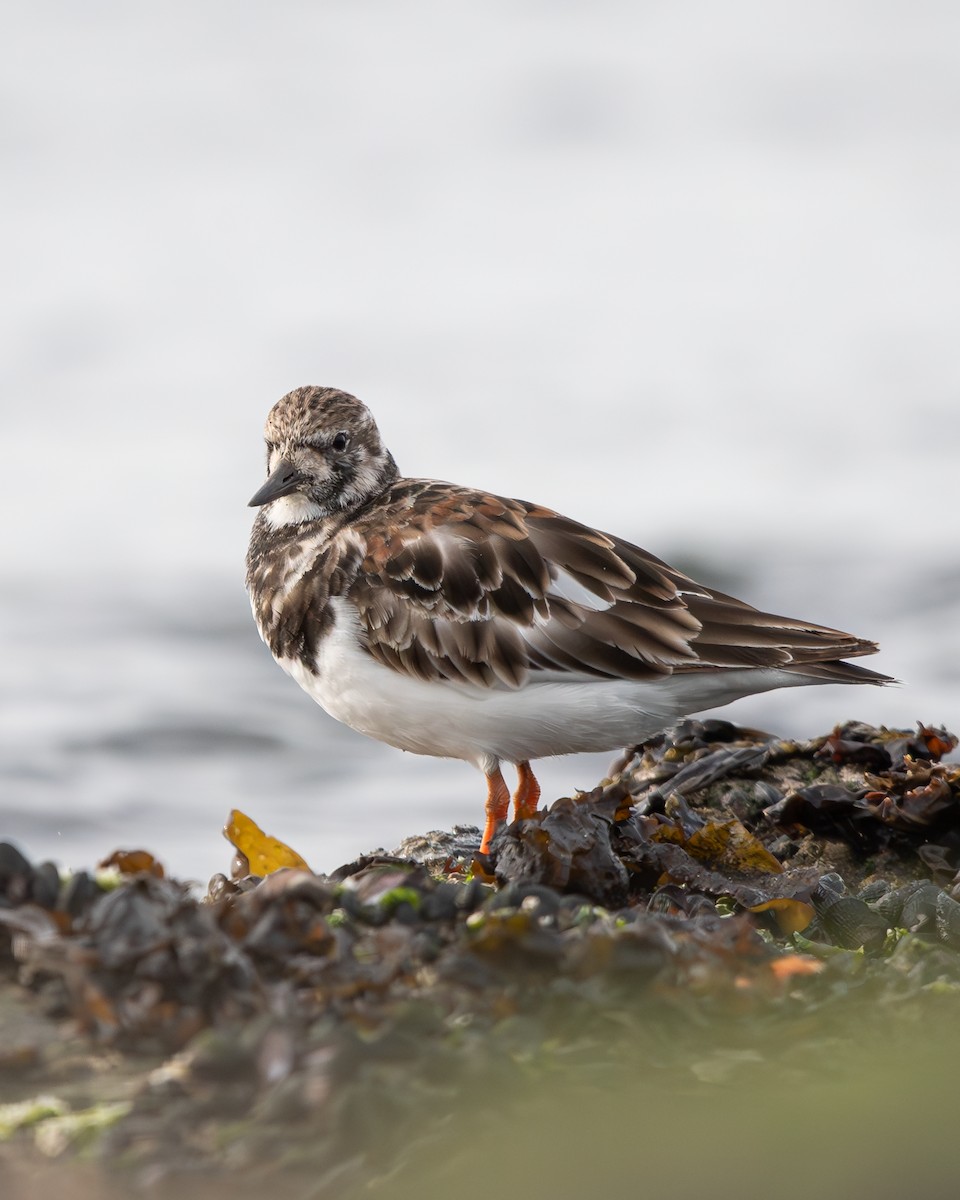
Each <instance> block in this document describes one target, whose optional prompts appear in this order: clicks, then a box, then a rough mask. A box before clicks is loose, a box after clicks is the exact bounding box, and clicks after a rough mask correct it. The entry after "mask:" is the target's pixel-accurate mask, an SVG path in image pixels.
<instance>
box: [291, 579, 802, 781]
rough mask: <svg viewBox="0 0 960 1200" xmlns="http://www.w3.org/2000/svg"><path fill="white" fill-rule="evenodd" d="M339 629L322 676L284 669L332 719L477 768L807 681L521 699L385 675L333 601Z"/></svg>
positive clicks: (741, 680) (330, 640)
mask: <svg viewBox="0 0 960 1200" xmlns="http://www.w3.org/2000/svg"><path fill="white" fill-rule="evenodd" d="M333 603H334V604H335V606H336V624H335V626H334V628H333V630H332V631H331V633H330V634H329V635H328V636H327V637H326V638H325V639H324V641H323V643H322V645H321V649H320V653H319V655H318V661H317V666H318V674H312V673H311V672H309V671H307V670H306V668H305V667H304V666H303V665H302V663H300V662H299V661H297V660H291V659H287V660H281V663H280V665H281V666H282V667H283V668H284V670H285V671H287V672H288V673H289V674H290V675H291V676H292V677H293V678H294V679H296V681H297V682H298V683H299V684H300V686H301V687H302V688H303V689H304V690H305V691H306V692H308V693H309V695H310V696H312V697H313V699H314V700H316V701H317V703H318V704H319V705H320V706H321V707H322V708H324V709H325V710H326V711H327V712H328V713H329V714H330V715H331V716H332V717H335V718H336V719H337V720H338V721H342V722H343V723H344V724H345V725H349V726H350V727H351V728H352V729H356V730H358V731H359V732H360V733H365V734H367V735H368V736H369V737H372V738H376V739H377V740H378V741H381V742H386V743H387V744H388V745H391V746H396V747H398V749H401V750H410V751H412V752H414V753H416V754H430V755H434V756H437V757H440V758H462V759H465V760H466V761H467V762H472V763H474V764H475V765H476V766H478V767H480V768H481V769H484V770H486V769H490V768H491V767H492V766H493V765H495V764H494V760H504V761H506V762H513V763H517V762H523V761H525V760H527V759H536V758H545V757H549V756H552V755H558V754H576V753H581V752H584V751H604V750H606V751H610V750H617V749H619V748H620V747H621V746H626V745H630V744H632V743H634V742H639V741H643V740H644V739H645V738H648V737H651V736H652V735H653V734H654V733H657V732H659V731H660V730H661V729H663V728H664V727H665V726H666V725H669V724H670V723H671V722H672V721H675V720H677V719H678V718H680V717H682V716H685V715H687V714H689V713H694V712H700V711H702V710H703V709H705V708H714V707H716V706H717V705H721V704H727V703H729V702H730V701H731V700H736V699H739V698H740V697H741V696H747V695H752V694H753V693H755V692H764V691H768V690H770V689H771V688H776V687H785V686H793V685H798V684H804V683H808V682H811V681H809V680H805V679H804V678H803V677H802V676H798V675H796V674H794V673H792V672H788V671H777V670H773V669H770V670H743V671H717V672H711V673H703V674H698V673H695V672H689V673H686V674H678V675H674V676H671V677H670V678H667V679H664V680H661V681H658V682H654V683H637V682H634V681H631V680H590V681H586V682H582V681H574V680H571V681H570V682H557V681H549V682H538V681H534V682H531V683H529V684H527V686H526V687H523V688H521V689H519V690H516V691H513V690H508V689H503V690H500V689H495V688H473V687H468V686H465V685H461V684H454V683H446V682H440V683H427V682H425V681H424V680H420V679H414V678H411V677H409V676H406V675H401V674H400V673H399V672H397V671H394V670H391V669H390V668H389V667H385V666H382V665H381V664H380V663H378V662H377V661H376V660H375V659H373V658H371V657H370V655H369V654H367V653H366V652H365V651H364V650H363V649H362V648H361V647H360V646H359V645H358V642H357V633H356V628H355V625H354V624H353V622H354V620H355V618H354V617H353V616H352V612H351V610H350V609H349V607H348V606H347V605H345V604H344V603H343V602H342V601H334V602H333Z"/></svg>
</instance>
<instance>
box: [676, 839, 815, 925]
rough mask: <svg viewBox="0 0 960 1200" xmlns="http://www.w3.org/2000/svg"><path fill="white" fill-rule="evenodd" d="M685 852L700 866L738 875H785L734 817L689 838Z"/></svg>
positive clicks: (767, 852)
mask: <svg viewBox="0 0 960 1200" xmlns="http://www.w3.org/2000/svg"><path fill="white" fill-rule="evenodd" d="M684 849H685V850H686V851H687V853H688V854H690V855H692V857H693V858H696V859H699V860H700V862H705V863H711V864H713V865H715V866H724V867H727V868H728V869H732V870H735V871H765V872H767V873H768V874H771V875H779V874H780V873H781V872H782V871H783V866H782V864H781V863H780V862H778V860H777V859H776V858H774V856H773V855H772V854H771V853H770V851H769V850H768V849H767V848H766V846H764V844H763V843H762V842H761V841H760V839H759V838H756V837H754V836H753V834H752V833H750V831H749V830H748V829H745V828H744V827H743V825H741V824H740V822H739V821H738V820H737V819H736V818H735V817H734V818H731V819H730V820H729V821H710V822H709V823H708V824H706V825H704V827H703V828H702V829H698V830H697V831H696V832H695V833H692V834H691V835H690V837H689V838H687V841H686V844H685V846H684ZM808 923H809V922H808Z"/></svg>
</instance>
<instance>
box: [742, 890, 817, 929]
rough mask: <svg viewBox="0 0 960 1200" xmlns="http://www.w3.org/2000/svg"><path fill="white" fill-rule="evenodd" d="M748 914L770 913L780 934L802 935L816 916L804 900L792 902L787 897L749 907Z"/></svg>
mask: <svg viewBox="0 0 960 1200" xmlns="http://www.w3.org/2000/svg"><path fill="white" fill-rule="evenodd" d="M749 910H750V912H755V913H758V912H772V913H773V915H774V918H775V920H776V922H777V926H778V927H779V929H780V932H781V933H784V934H791V933H802V932H803V930H804V929H806V927H807V926H808V925H809V924H810V922H811V921H812V920H813V918H814V916H815V915H816V914H815V913H814V910H813V905H812V904H807V902H806V901H805V900H794V899H792V898H791V897H789V896H778V897H777V898H776V899H775V900H765V901H764V902H763V904H751V905H749Z"/></svg>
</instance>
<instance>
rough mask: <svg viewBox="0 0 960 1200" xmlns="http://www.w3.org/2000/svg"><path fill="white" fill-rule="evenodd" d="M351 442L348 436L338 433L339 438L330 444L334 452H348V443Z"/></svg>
mask: <svg viewBox="0 0 960 1200" xmlns="http://www.w3.org/2000/svg"><path fill="white" fill-rule="evenodd" d="M349 441H350V438H349V437H348V436H347V434H345V433H338V434H337V436H336V437H335V438H334V439H333V441H332V442H331V443H330V445H331V446H332V447H333V448H334V450H346V448H347V443H348V442H349Z"/></svg>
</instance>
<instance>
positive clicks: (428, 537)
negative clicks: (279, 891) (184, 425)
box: [246, 386, 894, 854]
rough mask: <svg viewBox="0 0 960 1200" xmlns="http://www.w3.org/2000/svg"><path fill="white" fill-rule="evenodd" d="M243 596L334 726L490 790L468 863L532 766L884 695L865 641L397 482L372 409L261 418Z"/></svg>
mask: <svg viewBox="0 0 960 1200" xmlns="http://www.w3.org/2000/svg"><path fill="white" fill-rule="evenodd" d="M265 439H266V452H267V476H266V480H265V482H264V483H263V484H262V486H261V487H260V488H259V489H258V490H257V492H256V493H255V495H254V496H253V497H252V498H251V500H250V501H249V505H250V507H253V508H256V509H258V510H259V511H258V513H257V516H256V518H255V520H254V522H253V528H252V531H251V536H250V544H249V549H248V553H247V564H246V566H247V570H246V584H247V590H248V592H249V595H250V601H251V606H252V609H253V614H254V618H255V620H256V624H257V627H258V629H259V632H260V635H261V637H262V639H263V641H264V642H265V643H266V645H267V646H268V647H269V649H270V651H271V652H272V654H273V656H274V658H275V659H276V661H277V662H278V663H279V665H280V666H281V667H282V668H283V669H284V670H285V671H286V672H287V673H288V674H289V675H290V676H292V678H293V679H295V680H296V682H297V683H298V684H299V685H300V686H301V687H302V688H303V689H304V690H305V691H306V692H307V693H308V694H309V695H310V696H311V697H312V698H313V699H314V700H315V701H316V702H317V703H318V704H320V706H321V707H322V708H324V709H325V710H326V712H327V713H329V714H330V715H331V716H332V717H334V718H336V719H337V720H338V721H341V722H343V723H344V724H346V725H349V726H350V727H352V728H353V729H355V730H359V731H360V732H361V733H363V734H366V735H368V736H369V737H372V738H376V739H377V740H379V741H381V742H386V743H387V744H389V745H391V746H395V747H397V748H399V749H401V750H407V751H412V752H414V753H417V754H424V755H433V756H437V757H446V758H454V759H463V760H465V761H466V762H468V763H472V764H473V765H474V766H475V767H477V768H479V770H480V771H481V772H482V773H483V775H484V776H485V778H486V785H487V795H486V802H485V818H486V819H485V824H484V830H483V837H482V841H481V843H480V852H481V853H482V854H489V853H490V852H491V847H492V844H493V841H494V838H495V836H496V834H497V833H498V831H499V830H500V829H501V828H503V826H504V825H505V823H506V821H507V818H508V814H509V806H510V800H511V794H510V790H509V788H508V787H507V784H506V782H505V780H504V777H503V773H502V770H501V766H502V764H504V763H507V764H512V765H513V766H514V767H515V768H516V772H517V785H516V788H515V790H514V793H513V797H512V800H513V806H514V818H515V819H516V820H524V819H529V818H531V817H532V816H534V814H535V813H536V812H537V806H538V803H539V800H540V786H539V784H538V782H537V779H536V776H535V774H534V771H533V769H532V767H531V763H532V762H533V761H535V760H536V759H539V758H543V757H548V756H554V755H563V754H573V753H578V752H583V751H612V750H618V749H620V748H622V747H624V746H629V745H636V744H639V743H641V742H643V741H645V740H647V739H649V738H651V737H652V736H653V735H654V734H657V733H659V732H661V731H662V730H664V729H665V728H667V727H668V726H670V725H671V724H672V723H674V722H675V721H677V720H679V719H681V718H683V717H686V716H688V715H690V714H692V713H697V712H702V711H704V710H705V709H712V708H715V707H718V706H720V705H724V704H727V703H729V702H730V701H733V700H736V699H739V698H741V697H743V696H749V695H754V694H757V693H761V692H766V691H770V690H772V689H775V688H780V687H790V686H797V685H810V684H828V683H843V684H886V683H892V682H894V680H893V679H891V677H890V676H887V675H882V674H880V673H878V672H876V671H871V670H869V669H867V668H865V667H862V666H860V665H858V664H855V663H850V662H846V661H844V660H845V659H847V658H852V657H857V656H860V655H866V654H873V653H875V652H876V650H877V649H878V646H877V644H876V643H875V642H872V641H868V640H866V639H864V638H859V637H856V636H854V635H852V634H848V633H842V632H840V631H839V630H836V629H830V628H828V627H826V626H822V625H816V624H813V623H812V622H810V621H802V620H795V619H793V618H790V617H780V616H776V615H774V614H771V613H767V612H762V611H760V610H758V609H756V608H753V607H751V606H750V605H749V604H746V603H744V602H743V601H741V600H737V599H735V598H734V597H732V596H728V595H725V594H724V593H723V592H720V591H717V590H716V589H715V588H712V587H707V586H705V585H704V584H701V583H698V582H696V581H695V580H694V579H692V578H690V577H689V576H687V575H685V574H684V573H683V572H681V571H678V570H676V569H675V568H674V567H671V566H669V565H668V564H667V563H665V562H663V561H662V560H661V559H659V558H656V557H655V556H654V555H652V554H650V553H649V552H647V551H646V550H642V549H640V548H639V547H638V546H635V545H633V544H632V543H631V542H628V541H626V540H624V539H623V538H620V537H617V536H615V535H613V534H609V533H603V532H601V531H599V530H596V529H592V528H590V527H589V526H587V525H584V524H581V523H580V522H578V521H575V520H572V519H570V518H569V517H565V516H563V515H561V514H560V513H558V512H556V511H554V510H553V509H551V508H547V507H544V506H543V505H540V504H534V503H531V502H528V501H526V500H516V499H510V498H508V497H504V496H498V495H493V494H491V493H489V492H486V491H483V490H482V489H476V488H471V487H462V486H459V485H456V484H452V483H445V482H443V481H441V480H436V479H413V478H405V477H403V476H402V475H401V474H400V472H399V470H398V468H397V464H396V462H395V460H394V458H393V455H392V454H391V453H390V451H389V450H388V449H387V448H386V446H385V445H384V443H383V440H382V438H381V435H380V431H379V429H378V428H377V424H376V422H375V420H374V418H373V416H372V415H371V413H370V411H369V410H368V409H367V407H366V406H365V405H364V404H363V403H362V402H361V401H360V400H358V399H357V398H356V397H354V396H352V395H350V394H349V393H347V392H344V391H341V390H339V389H337V388H332V387H313V386H311V387H300V388H296V389H294V390H293V391H291V392H288V393H287V395H285V396H283V397H282V398H281V399H280V400H279V401H277V403H276V404H275V405H274V406H273V408H272V409H271V410H270V412H269V415H268V417H267V422H266V428H265Z"/></svg>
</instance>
